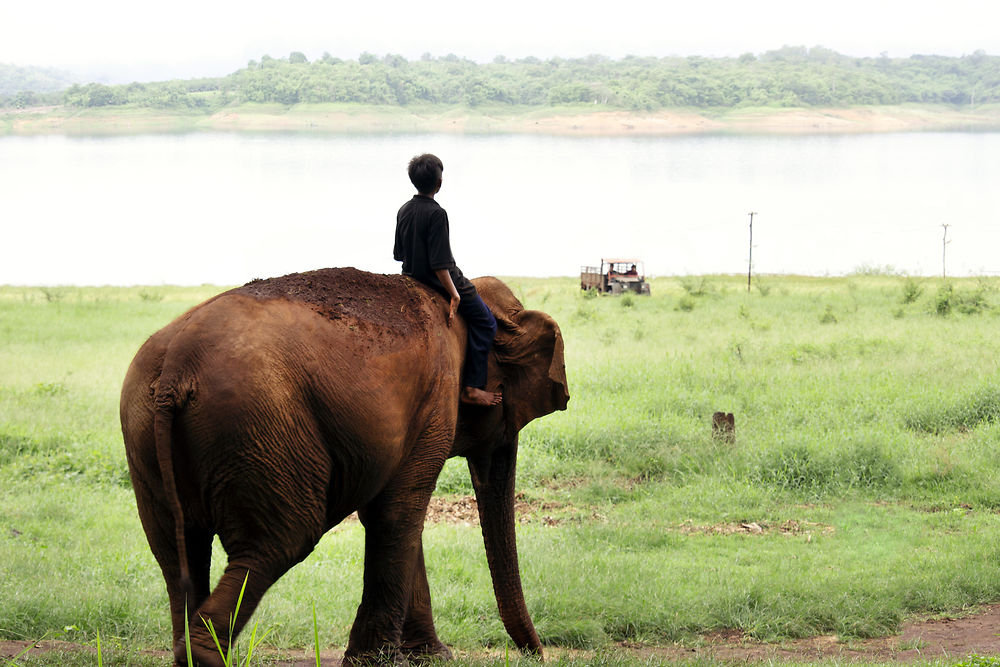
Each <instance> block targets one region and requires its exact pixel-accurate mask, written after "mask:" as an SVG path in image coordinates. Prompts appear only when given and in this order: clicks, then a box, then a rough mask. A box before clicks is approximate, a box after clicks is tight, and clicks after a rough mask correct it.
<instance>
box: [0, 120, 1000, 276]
mask: <svg viewBox="0 0 1000 667" xmlns="http://www.w3.org/2000/svg"><path fill="white" fill-rule="evenodd" d="M422 152H433V153H435V154H437V155H438V156H440V157H441V158H442V160H443V161H444V164H445V172H444V187H443V188H442V190H441V193H440V194H439V196H438V200H439V201H440V202H441V204H442V205H443V206H444V207H445V208H446V209H447V210H448V214H449V218H450V220H451V233H452V248H453V251H454V253H455V257H456V259H457V260H458V263H459V265H460V266H461V267H462V269H463V270H464V271H465V272H466V274H468V275H471V276H476V275H484V274H493V275H501V276H504V275H506V276H512V275H522V276H561V275H575V274H577V273H578V271H579V267H580V265H582V264H594V263H597V262H598V261H600V259H601V258H602V257H611V256H621V257H639V258H642V259H643V260H645V267H646V272H647V274H650V275H684V274H702V273H737V274H739V273H745V272H746V271H747V260H748V251H749V246H750V239H749V232H750V229H749V222H750V217H749V215H748V214H749V212H751V211H754V212H755V213H756V215H755V216H754V218H753V246H754V247H753V263H754V271H755V272H759V273H799V274H810V275H840V274H844V273H850V272H852V271H857V270H867V269H872V268H879V269H884V268H885V267H891V269H892V270H895V271H899V272H905V273H908V274H912V275H940V274H941V272H942V261H943V260H945V261H946V269H947V273H948V275H956V276H959V275H970V274H994V273H998V272H1000V258H997V256H996V251H997V249H998V248H1000V188H998V186H997V184H998V183H1000V133H997V132H987V133H963V132H950V133H945V132H933V133H899V134H861V135H831V136H727V135H708V136H705V135H702V136H684V137H665V138H664V137H656V138H652V137H650V138H642V137H628V138H566V137H540V136H515V135H491V136H467V135H457V134H448V135H402V136H400V135H391V136H387V135H379V136H330V135H322V136H317V135H262V134H225V133H194V134H181V135H144V136H127V137H110V138H77V137H65V136H39V137H3V138H0V202H2V203H0V206H2V209H0V211H2V213H0V220H2V228H3V242H2V244H0V284H14V285H53V284H73V285H104V284H112V285H128V284H165V283H166V284H182V285H187V284H202V283H213V284H219V285H228V284H240V283H244V282H246V281H248V280H250V279H252V278H255V277H267V276H274V275H280V274H284V273H290V272H293V271H304V270H309V269H314V268H320V267H326V266H356V267H358V268H363V269H368V270H371V271H377V272H385V273H395V272H397V271H398V270H399V265H398V264H397V263H396V262H393V261H392V243H393V230H394V225H395V214H396V210H397V209H398V208H399V206H400V205H401V204H402V203H403V202H404V201H405V200H406V199H408V198H409V197H410V196H411V195H412V192H413V190H412V187H411V186H410V184H409V181H408V180H407V177H406V163H407V161H408V160H409V158H410V157H411V156H413V155H415V154H417V153H422ZM942 225H949V226H948V228H947V237H946V238H945V237H944V234H945V228H944V227H943V226H942ZM946 240H947V245H945V243H944V242H945V241H946Z"/></svg>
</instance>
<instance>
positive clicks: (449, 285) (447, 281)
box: [434, 269, 462, 326]
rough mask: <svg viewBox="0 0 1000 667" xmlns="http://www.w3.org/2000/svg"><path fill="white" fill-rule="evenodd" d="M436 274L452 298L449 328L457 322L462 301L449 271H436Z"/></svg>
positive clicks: (449, 308)
mask: <svg viewBox="0 0 1000 667" xmlns="http://www.w3.org/2000/svg"><path fill="white" fill-rule="evenodd" d="M434 273H435V274H436V275H437V278H438V280H439V281H441V284H442V285H444V288H445V289H446V290H448V294H449V296H450V297H451V302H450V303H449V304H448V326H451V323H452V322H454V321H455V314H456V313H458V302H459V301H461V300H462V298H461V297H460V296H458V290H457V289H455V283H454V281H453V280H452V279H451V274H450V273H448V269H435V270H434Z"/></svg>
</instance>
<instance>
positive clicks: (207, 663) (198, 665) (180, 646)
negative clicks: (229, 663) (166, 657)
mask: <svg viewBox="0 0 1000 667" xmlns="http://www.w3.org/2000/svg"><path fill="white" fill-rule="evenodd" d="M191 658H192V659H193V660H194V663H193V664H190V665H189V664H188V660H187V647H186V646H185V644H184V640H183V639H179V640H177V641H176V642H174V665H175V667H177V666H180V667H226V661H225V660H223V659H222V655H220V654H219V649H218V648H217V647H216V646H215V644H214V643H213V644H212V645H210V646H204V645H202V644H201V643H199V642H198V641H197V638H195V637H192V638H191Z"/></svg>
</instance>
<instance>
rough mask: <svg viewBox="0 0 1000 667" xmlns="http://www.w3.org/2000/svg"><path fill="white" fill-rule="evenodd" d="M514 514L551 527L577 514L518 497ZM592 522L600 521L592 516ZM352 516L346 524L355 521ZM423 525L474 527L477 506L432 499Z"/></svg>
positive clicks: (471, 501) (462, 499)
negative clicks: (438, 524)
mask: <svg viewBox="0 0 1000 667" xmlns="http://www.w3.org/2000/svg"><path fill="white" fill-rule="evenodd" d="M514 512H515V515H516V516H517V520H518V522H519V523H542V524H544V525H547V526H555V525H558V524H560V523H562V522H563V521H564V520H565V515H566V514H567V513H568V512H572V513H574V514H578V512H575V511H574V508H573V507H572V506H571V505H568V504H566V503H560V502H555V501H540V500H528V499H527V498H525V496H524V495H523V494H518V495H517V497H516V498H515V500H514ZM594 514H595V516H594V518H596V519H601V518H603V517H601V516H600V515H599V514H596V513H594ZM357 519H358V515H357V514H352V515H350V516H349V517H347V519H346V520H347V521H357ZM426 522H427V523H446V524H451V525H456V526H478V525H479V505H478V504H476V498H475V496H433V497H431V502H430V505H428V507H427V519H426Z"/></svg>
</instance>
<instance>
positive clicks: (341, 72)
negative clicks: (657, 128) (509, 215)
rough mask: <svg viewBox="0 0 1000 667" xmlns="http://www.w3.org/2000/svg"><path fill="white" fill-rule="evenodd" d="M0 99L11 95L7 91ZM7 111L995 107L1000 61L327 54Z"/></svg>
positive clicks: (831, 55)
mask: <svg viewBox="0 0 1000 667" xmlns="http://www.w3.org/2000/svg"><path fill="white" fill-rule="evenodd" d="M0 90H9V89H8V88H6V87H5V88H0ZM3 101H4V104H5V105H7V106H26V105H31V104H39V103H46V102H47V103H65V104H68V105H73V106H79V107H100V106H109V105H126V104H127V105H134V106H139V107H150V108H158V109H193V110H196V109H201V110H205V111H212V110H216V109H219V108H221V107H224V106H227V105H231V104H240V103H245V102H262V103H265V102H269V103H280V104H286V105H294V104H299V103H324V102H337V103H357V104H366V105H398V106H408V105H425V104H435V105H462V106H469V107H476V106H480V105H490V106H497V105H511V106H514V105H523V106H532V107H545V106H553V107H558V106H566V105H580V104H590V105H600V106H604V107H607V108H613V109H629V110H648V111H652V110H657V109H668V108H678V107H688V108H697V109H712V108H719V109H725V108H733V107H748V106H754V107H757V106H771V107H792V106H795V107H803V106H804V107H837V106H853V105H894V104H904V103H925V104H951V105H969V106H976V105H981V104H986V103H995V102H1000V57H998V56H991V55H987V54H985V53H983V52H981V51H977V52H976V53H974V54H972V55H968V56H963V57H958V58H956V57H945V56H919V55H917V56H912V57H909V58H889V57H886V56H883V57H878V58H854V57H849V56H845V55H842V54H839V53H836V52H834V51H831V50H829V49H824V48H821V47H815V48H811V49H807V48H805V47H784V48H782V49H779V50H776V51H769V52H766V53H763V54H760V55H754V54H745V55H742V56H740V57H738V58H705V57H667V58H652V57H650V58H640V57H631V56H629V57H626V58H623V59H621V60H612V59H609V58H606V57H602V56H591V57H588V58H581V59H560V58H553V59H549V60H539V59H537V58H524V59H521V60H506V59H505V58H503V57H498V58H496V59H495V60H494V61H493V62H492V63H487V64H477V63H475V62H472V61H470V60H466V59H462V58H459V57H457V56H454V55H448V56H445V57H440V58H434V57H431V56H430V55H425V56H424V57H422V58H421V59H419V60H415V61H408V60H406V59H405V58H403V57H402V56H398V55H391V54H390V55H386V56H383V57H378V56H375V55H372V54H368V53H365V54H362V55H361V56H360V57H359V58H358V59H357V60H341V59H338V58H334V57H331V56H330V55H329V54H325V55H324V56H323V57H322V58H320V59H318V60H316V61H314V62H309V60H308V59H307V58H306V56H305V55H303V54H302V53H299V52H293V53H292V54H290V55H289V56H288V57H287V58H271V57H269V56H264V57H262V58H261V59H260V60H259V61H251V62H250V63H249V64H248V65H247V67H246V68H244V69H241V70H239V71H237V72H234V73H233V74H230V75H228V76H225V77H219V78H209V79H197V80H187V81H179V80H178V81H167V82H158V83H132V84H128V85H119V86H106V85H102V84H96V83H91V84H87V85H73V86H71V87H69V88H67V89H65V90H64V91H62V92H61V93H58V94H51V93H50V94H48V95H45V94H42V93H40V92H34V91H33V92H32V93H30V94H27V93H24V92H21V93H20V95H18V96H14V95H11V94H8V95H6V96H5V97H3Z"/></svg>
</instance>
